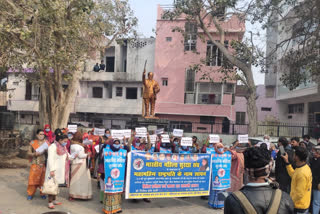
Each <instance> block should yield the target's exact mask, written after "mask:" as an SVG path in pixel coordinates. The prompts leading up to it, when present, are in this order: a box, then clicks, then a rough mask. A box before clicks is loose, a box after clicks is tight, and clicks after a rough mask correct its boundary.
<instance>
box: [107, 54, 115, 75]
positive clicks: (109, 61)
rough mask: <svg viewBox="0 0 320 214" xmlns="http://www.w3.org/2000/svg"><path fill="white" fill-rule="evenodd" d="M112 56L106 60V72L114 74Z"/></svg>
mask: <svg viewBox="0 0 320 214" xmlns="http://www.w3.org/2000/svg"><path fill="white" fill-rule="evenodd" d="M114 59H115V58H114V56H111V57H107V58H106V72H114Z"/></svg>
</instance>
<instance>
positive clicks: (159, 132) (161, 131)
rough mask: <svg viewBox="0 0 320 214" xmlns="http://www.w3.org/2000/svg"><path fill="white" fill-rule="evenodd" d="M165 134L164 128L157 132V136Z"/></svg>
mask: <svg viewBox="0 0 320 214" xmlns="http://www.w3.org/2000/svg"><path fill="white" fill-rule="evenodd" d="M163 133H164V129H163V128H162V129H157V130H156V135H158V134H163Z"/></svg>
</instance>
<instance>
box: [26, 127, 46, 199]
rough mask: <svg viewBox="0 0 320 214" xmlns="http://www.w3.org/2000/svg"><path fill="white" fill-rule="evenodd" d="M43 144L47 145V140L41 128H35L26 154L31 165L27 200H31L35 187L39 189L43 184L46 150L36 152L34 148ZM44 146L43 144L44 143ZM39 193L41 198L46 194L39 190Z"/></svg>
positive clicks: (44, 197)
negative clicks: (35, 135)
mask: <svg viewBox="0 0 320 214" xmlns="http://www.w3.org/2000/svg"><path fill="white" fill-rule="evenodd" d="M43 144H47V146H48V145H49V142H48V141H47V140H46V139H45V138H44V132H43V131H42V130H41V129H38V130H37V139H35V140H33V141H31V142H30V146H29V150H28V156H29V158H30V162H31V166H30V173H29V180H28V188H27V193H28V197H27V199H28V200H32V198H33V196H34V194H35V193H36V191H37V188H39V189H41V187H42V186H43V182H44V178H45V173H46V166H45V163H46V154H47V150H44V151H43V152H41V153H40V152H37V151H36V150H37V149H38V148H39V147H41V146H42V145H43ZM44 146H45V145H44ZM40 195H41V198H42V199H46V196H45V195H43V194H42V192H41V190H40Z"/></svg>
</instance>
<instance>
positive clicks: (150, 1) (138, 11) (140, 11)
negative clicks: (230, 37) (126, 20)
mask: <svg viewBox="0 0 320 214" xmlns="http://www.w3.org/2000/svg"><path fill="white" fill-rule="evenodd" d="M129 2H130V6H131V8H132V10H133V11H134V13H135V16H136V17H137V18H138V20H139V21H138V33H139V36H143V37H150V36H154V37H155V33H154V32H153V29H155V28H156V19H157V5H158V4H161V5H165V4H169V5H170V4H172V3H173V0H129ZM246 29H247V30H248V31H253V32H257V31H259V32H261V29H259V26H253V25H251V24H250V23H246ZM246 35H247V34H246ZM254 40H255V43H257V44H260V45H259V47H260V48H265V38H264V36H263V35H262V36H261V37H255V39H254ZM253 75H254V79H255V83H256V85H259V84H264V74H262V73H261V72H259V69H253Z"/></svg>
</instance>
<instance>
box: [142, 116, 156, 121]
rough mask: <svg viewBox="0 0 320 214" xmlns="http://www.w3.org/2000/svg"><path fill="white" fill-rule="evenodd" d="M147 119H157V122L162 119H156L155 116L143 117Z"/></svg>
mask: <svg viewBox="0 0 320 214" xmlns="http://www.w3.org/2000/svg"><path fill="white" fill-rule="evenodd" d="M143 118H145V119H151V120H152V119H155V120H159V119H160V118H159V117H155V116H148V117H143Z"/></svg>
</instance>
